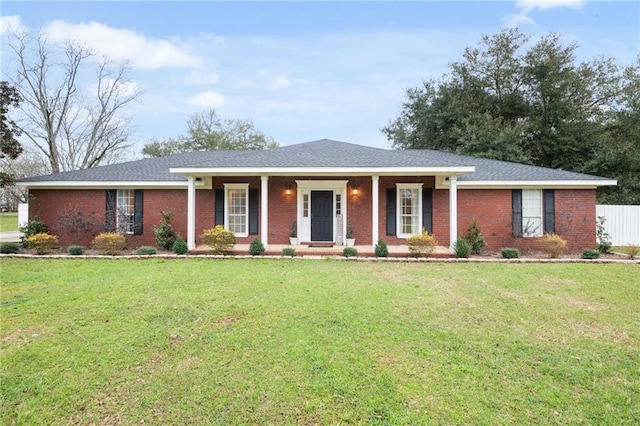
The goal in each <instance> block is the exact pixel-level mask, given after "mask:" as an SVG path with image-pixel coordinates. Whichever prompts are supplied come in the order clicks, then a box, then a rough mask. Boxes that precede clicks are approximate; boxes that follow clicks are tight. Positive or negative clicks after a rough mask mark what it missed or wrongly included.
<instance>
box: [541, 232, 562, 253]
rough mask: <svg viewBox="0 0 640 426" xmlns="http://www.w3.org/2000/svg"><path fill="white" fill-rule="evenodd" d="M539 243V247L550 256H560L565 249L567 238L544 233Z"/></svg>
mask: <svg viewBox="0 0 640 426" xmlns="http://www.w3.org/2000/svg"><path fill="white" fill-rule="evenodd" d="M539 244H540V249H541V250H542V251H543V252H545V253H547V254H548V255H549V256H551V257H552V258H556V257H559V256H561V255H562V254H564V252H565V250H566V249H567V240H565V239H564V238H562V237H561V236H560V235H558V234H544V236H543V237H542V238H541V239H540V242H539Z"/></svg>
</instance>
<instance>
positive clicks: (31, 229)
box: [20, 217, 49, 248]
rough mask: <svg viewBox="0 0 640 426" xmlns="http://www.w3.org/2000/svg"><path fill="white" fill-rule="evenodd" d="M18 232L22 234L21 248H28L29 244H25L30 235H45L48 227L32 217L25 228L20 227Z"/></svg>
mask: <svg viewBox="0 0 640 426" xmlns="http://www.w3.org/2000/svg"><path fill="white" fill-rule="evenodd" d="M20 232H21V233H22V246H23V247H25V248H28V247H29V243H27V238H29V237H30V236H32V235H36V234H44V233H47V232H49V227H48V226H47V224H46V223H44V222H43V221H41V220H40V219H39V218H38V217H34V218H33V219H30V220H29V221H28V222H27V224H26V225H25V226H21V227H20Z"/></svg>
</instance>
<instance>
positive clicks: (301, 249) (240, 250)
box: [189, 244, 455, 258]
mask: <svg viewBox="0 0 640 426" xmlns="http://www.w3.org/2000/svg"><path fill="white" fill-rule="evenodd" d="M285 247H292V246H290V245H288V244H269V246H268V248H267V250H266V251H265V252H264V254H265V255H268V256H281V255H282V249H284V248H285ZM344 247H345V246H341V245H332V246H327V247H313V246H310V245H309V244H300V245H297V246H293V249H295V253H296V256H310V257H316V256H320V257H326V256H342V250H344ZM354 248H355V249H356V250H358V257H375V253H374V251H373V248H372V247H371V245H356V246H354ZM387 249H388V250H389V257H411V252H410V251H409V247H408V246H406V245H403V246H391V245H389V246H387ZM189 254H191V255H199V254H211V247H209V246H206V245H198V246H197V247H196V248H195V249H193V250H189ZM230 254H232V255H237V256H246V255H249V244H236V245H235V246H233V249H232V250H231V252H230ZM429 257H435V258H452V257H455V255H454V254H453V253H452V251H451V249H449V248H448V247H443V246H436V248H435V250H434V251H433V253H431V254H430V255H429Z"/></svg>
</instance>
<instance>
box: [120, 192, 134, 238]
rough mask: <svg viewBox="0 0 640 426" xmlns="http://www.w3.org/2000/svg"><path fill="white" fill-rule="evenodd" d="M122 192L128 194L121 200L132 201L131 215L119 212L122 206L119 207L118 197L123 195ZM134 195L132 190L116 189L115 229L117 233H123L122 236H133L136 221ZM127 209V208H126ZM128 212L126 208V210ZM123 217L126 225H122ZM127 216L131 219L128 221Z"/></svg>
mask: <svg viewBox="0 0 640 426" xmlns="http://www.w3.org/2000/svg"><path fill="white" fill-rule="evenodd" d="M124 192H127V193H128V194H126V195H124V197H123V198H125V199H128V198H131V200H132V204H131V215H129V214H127V213H125V212H121V208H122V207H123V206H121V205H120V198H121V197H120V195H121V194H123V193H124ZM135 197H136V194H135V191H134V190H133V189H118V190H117V191H116V229H117V230H118V232H120V233H123V234H127V235H133V234H134V231H135V227H136V224H135V220H136V198H135ZM127 207H128V206H127ZM127 210H128V208H127ZM123 216H127V221H126V223H123V221H122V219H123V218H124V217H123ZM129 216H130V217H131V220H129Z"/></svg>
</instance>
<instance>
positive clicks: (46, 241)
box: [25, 232, 58, 254]
mask: <svg viewBox="0 0 640 426" xmlns="http://www.w3.org/2000/svg"><path fill="white" fill-rule="evenodd" d="M25 241H26V242H27V246H28V247H30V248H32V249H35V251H36V254H46V253H49V252H50V251H51V250H52V249H53V248H54V247H55V246H57V245H58V237H57V236H56V235H52V234H49V233H48V232H40V233H39V234H34V235H30V236H28V237H27V239H26V240H25Z"/></svg>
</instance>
